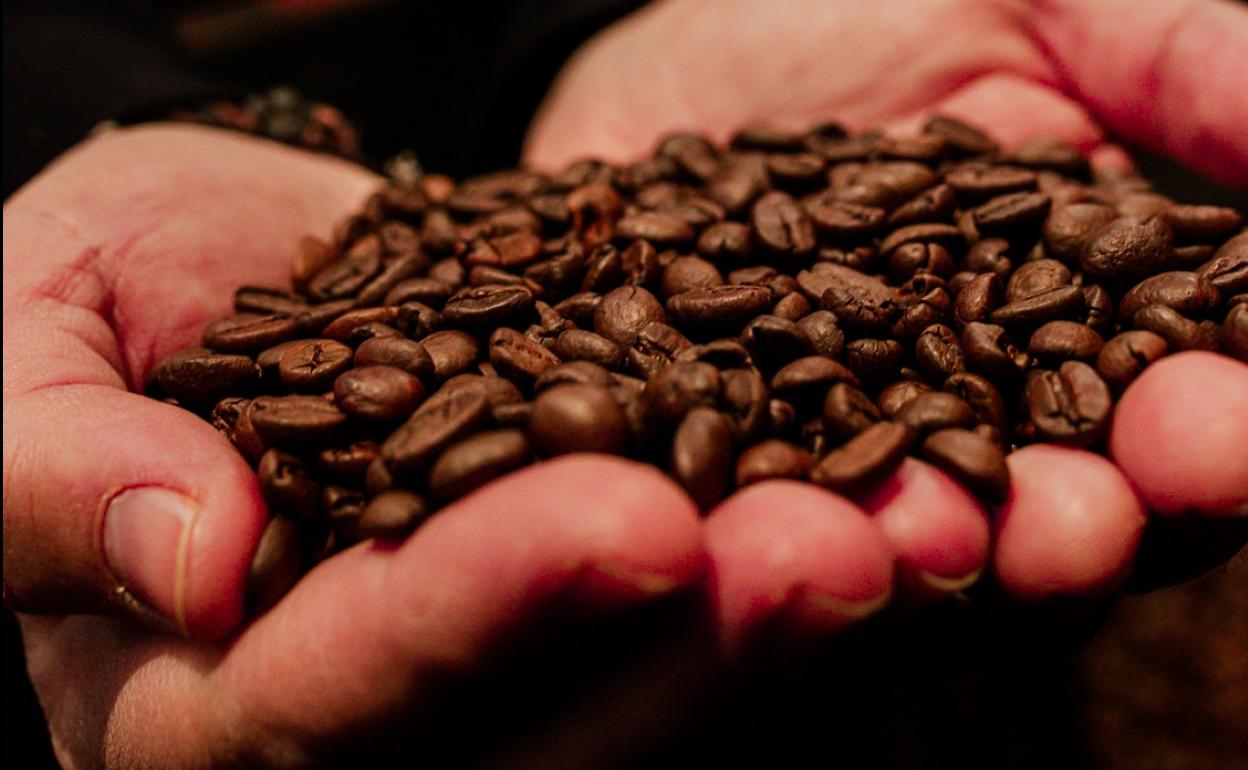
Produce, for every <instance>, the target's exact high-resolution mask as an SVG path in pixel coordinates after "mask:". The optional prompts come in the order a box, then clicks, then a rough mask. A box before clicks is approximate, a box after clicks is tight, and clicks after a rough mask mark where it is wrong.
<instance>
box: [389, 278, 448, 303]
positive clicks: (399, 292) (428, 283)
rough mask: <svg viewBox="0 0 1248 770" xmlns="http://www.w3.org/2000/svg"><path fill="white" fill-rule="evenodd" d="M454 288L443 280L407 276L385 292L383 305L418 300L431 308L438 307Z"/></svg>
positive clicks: (444, 301)
mask: <svg viewBox="0 0 1248 770" xmlns="http://www.w3.org/2000/svg"><path fill="white" fill-rule="evenodd" d="M453 293H455V288H454V287H453V286H451V284H449V283H447V282H445V281H439V280H438V279H436V278H430V277H427V276H426V277H419V278H408V279H406V280H404V281H400V282H399V283H397V284H395V285H394V286H393V287H391V289H390V291H388V292H387V293H386V296H385V299H384V301H383V302H382V304H383V305H402V304H403V303H405V302H419V303H421V304H423V305H428V306H429V307H432V308H440V307H442V306H443V305H444V304H446V301H447V300H448V299H450V297H451V295H452V294H453Z"/></svg>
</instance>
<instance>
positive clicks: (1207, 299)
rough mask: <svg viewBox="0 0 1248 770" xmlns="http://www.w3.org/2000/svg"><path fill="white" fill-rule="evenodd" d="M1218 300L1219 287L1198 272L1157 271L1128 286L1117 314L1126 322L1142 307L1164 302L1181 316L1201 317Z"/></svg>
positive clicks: (1213, 308)
mask: <svg viewBox="0 0 1248 770" xmlns="http://www.w3.org/2000/svg"><path fill="white" fill-rule="evenodd" d="M1221 302H1222V297H1221V296H1220V295H1219V294H1218V290H1217V289H1216V288H1215V287H1214V285H1213V284H1212V283H1211V282H1210V281H1209V279H1208V278H1206V277H1204V276H1202V275H1200V274H1198V273H1188V272H1169V273H1158V274H1157V275H1154V276H1151V277H1149V278H1145V279H1144V280H1143V281H1140V282H1139V283H1137V284H1136V285H1135V286H1133V287H1131V290H1130V291H1128V292H1127V293H1126V294H1125V295H1124V296H1123V298H1122V302H1121V304H1119V306H1118V317H1119V319H1121V320H1122V322H1123V323H1126V324H1129V323H1131V319H1133V318H1134V317H1135V314H1136V312H1138V311H1139V310H1141V309H1143V308H1144V307H1147V306H1148V305H1166V306H1168V307H1171V308H1174V309H1175V310H1177V311H1179V312H1180V313H1182V314H1183V315H1186V316H1189V317H1191V316H1195V317H1197V318H1200V317H1203V316H1205V315H1206V314H1209V313H1211V312H1213V311H1214V310H1216V309H1217V307H1218V305H1219V304H1221Z"/></svg>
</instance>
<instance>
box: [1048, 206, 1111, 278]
mask: <svg viewBox="0 0 1248 770" xmlns="http://www.w3.org/2000/svg"><path fill="white" fill-rule="evenodd" d="M1116 217H1117V213H1116V212H1115V211H1114V209H1113V207H1112V206H1106V205H1104V204H1101V203H1072V204H1069V205H1065V206H1054V207H1053V210H1052V212H1051V213H1050V214H1049V217H1048V219H1046V220H1045V222H1044V227H1043V230H1042V232H1043V236H1044V250H1045V253H1046V254H1048V255H1049V256H1050V257H1052V258H1053V259H1057V260H1060V261H1061V262H1063V263H1065V264H1067V265H1074V264H1077V263H1078V262H1079V258H1080V256H1081V255H1082V254H1083V250H1084V249H1085V248H1087V246H1088V243H1089V242H1091V240H1092V237H1093V235H1094V234H1095V233H1096V232H1097V231H1099V230H1100V229H1101V228H1103V227H1105V226H1106V225H1108V224H1109V223H1110V222H1112V221H1113V220H1114V219H1115V218H1116Z"/></svg>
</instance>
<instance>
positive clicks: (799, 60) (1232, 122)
mask: <svg viewBox="0 0 1248 770" xmlns="http://www.w3.org/2000/svg"><path fill="white" fill-rule="evenodd" d="M1246 47H1248V9H1244V8H1242V7H1239V6H1236V5H1233V4H1231V3H1225V2H1214V1H1213V0H1198V1H1197V2H1186V1H1184V2H1180V1H1179V0H1162V1H1160V2H1150V3H1132V2H1128V1H1127V0H1102V1H1101V2H1075V1H1074V0H1071V1H1069V2H1068V1H1066V0H1056V1H1052V2H1039V1H1036V2H1004V1H1001V2H994V1H992V0H949V1H948V2H940V3H933V2H928V0H898V1H896V2H887V3H850V2H824V1H823V0H795V1H794V2H788V3H782V4H777V3H756V2H749V0H741V1H740V2H731V0H727V1H721V0H716V1H715V2H704V1H700V0H666V1H665V2H660V3H656V4H654V5H652V6H650V7H648V8H646V9H644V10H642V11H640V12H638V13H636V14H634V15H633V16H631V17H629V18H627V19H625V20H623V21H621V22H619V23H617V24H616V25H614V26H613V27H611V28H609V29H607V30H606V31H605V32H603V33H601V34H600V35H599V36H598V37H596V38H594V39H593V40H591V41H590V42H589V43H587V44H586V45H585V46H584V47H583V48H582V49H581V50H580V51H579V52H578V53H577V54H576V55H575V56H574V57H573V58H572V60H571V61H570V62H569V64H568V65H567V66H566V67H565V69H564V71H563V73H562V74H561V75H560V77H559V78H558V80H557V82H556V84H555V86H554V87H553V89H552V90H551V92H550V94H549V95H548V97H547V99H546V102H545V104H544V105H543V107H542V109H541V111H540V112H539V114H538V116H537V118H536V119H535V121H534V123H533V125H532V127H531V129H530V133H529V137H528V142H527V148H526V158H527V160H528V162H529V163H530V164H532V165H534V166H536V167H539V168H550V169H553V168H558V167H560V166H562V165H563V164H565V163H567V162H569V161H572V160H575V159H577V158H580V157H585V156H590V155H593V156H599V157H603V158H606V159H609V160H613V161H617V162H623V161H629V160H633V159H635V158H637V157H639V156H642V155H644V154H645V153H646V152H648V151H649V150H650V149H651V147H652V146H653V144H654V142H655V141H656V140H657V139H658V138H659V137H660V136H661V135H663V134H664V133H667V132H669V131H673V130H693V131H700V132H705V133H707V134H709V135H710V136H711V137H713V138H715V139H718V140H721V141H722V140H726V139H727V138H728V137H729V136H730V135H731V133H732V132H733V131H734V130H736V129H737V128H739V127H742V126H745V125H748V124H755V123H772V124H780V125H787V126H789V127H792V128H801V127H804V126H808V125H811V124H813V123H816V122H819V121H823V120H836V121H840V122H843V123H845V124H847V125H848V126H850V127H851V128H854V129H859V130H861V129H866V128H871V127H877V126H882V127H885V128H886V129H889V130H893V131H905V130H913V129H915V128H917V127H918V126H919V125H921V123H922V121H924V120H925V119H926V118H927V117H929V116H930V115H932V114H934V113H942V114H946V115H950V116H952V117H956V118H962V119H964V120H967V121H968V122H971V123H973V124H977V125H982V126H987V127H989V128H990V130H991V131H992V132H994V134H996V135H997V136H998V137H999V138H1000V139H1001V140H1002V141H1003V143H1004V145H1005V146H1006V148H1007V149H1010V148H1013V147H1017V146H1018V145H1020V144H1021V143H1023V142H1025V141H1026V140H1029V139H1032V138H1036V137H1044V136H1056V137H1059V138H1062V139H1065V140H1067V141H1069V142H1072V143H1074V144H1076V145H1078V146H1079V147H1080V148H1081V149H1083V150H1085V151H1088V152H1091V153H1092V158H1093V162H1094V164H1098V165H1100V166H1112V165H1118V166H1121V165H1122V164H1123V163H1124V162H1126V161H1125V157H1124V156H1123V155H1122V153H1121V151H1118V150H1116V149H1115V148H1113V147H1112V146H1109V145H1106V144H1105V137H1106V133H1107V132H1112V133H1115V134H1117V135H1120V136H1123V137H1126V138H1127V139H1130V140H1132V141H1133V142H1136V143H1139V144H1142V145H1145V146H1148V147H1151V148H1154V149H1156V150H1160V151H1163V152H1166V153H1168V154H1171V155H1173V156H1176V157H1178V158H1179V159H1181V160H1183V161H1185V162H1187V163H1189V164H1191V165H1192V166H1194V167H1196V168H1199V169H1201V170H1203V171H1205V172H1207V173H1209V174H1211V175H1214V176H1218V177H1220V178H1222V179H1224V180H1227V181H1231V182H1234V183H1238V184H1241V185H1242V184H1243V183H1244V180H1245V179H1248V139H1245V134H1244V132H1243V130H1242V127H1243V126H1244V125H1245V122H1246V121H1248V100H1246V99H1245V98H1244V96H1243V93H1242V87H1241V84H1242V83H1243V82H1245V81H1248V60H1246V59H1245V58H1244V57H1243V56H1242V55H1240V54H1239V53H1237V52H1242V51H1243V50H1245V48H1246ZM1109 448H1110V456H1111V458H1112V462H1111V461H1110V460H1106V459H1105V458H1103V457H1100V456H1097V455H1093V454H1091V453H1089V452H1086V451H1080V450H1074V449H1065V448H1060V447H1056V446H1033V447H1029V448H1026V449H1024V450H1022V451H1019V452H1016V453H1014V454H1012V455H1011V456H1010V458H1009V466H1010V471H1011V474H1012V476H1013V480H1014V488H1013V494H1012V497H1011V499H1010V500H1009V502H1008V503H1007V504H1006V505H1005V506H1004V507H1003V508H1002V510H1001V511H1000V512H999V513H998V515H997V516H996V517H995V518H994V528H995V531H994V532H993V533H992V534H991V538H992V541H993V549H992V553H991V557H990V555H989V532H988V526H987V524H986V518H985V517H984V513H983V511H982V510H981V509H980V508H979V506H978V505H977V504H976V502H975V501H974V500H973V499H972V498H971V497H970V496H969V495H967V494H966V493H965V492H963V491H962V490H961V489H959V488H958V487H957V486H956V485H955V484H954V483H953V482H952V481H951V480H950V479H949V478H948V477H947V476H945V475H944V474H942V473H941V472H939V471H937V470H936V469H934V468H933V467H931V466H929V465H927V464H925V463H923V462H920V461H918V460H907V461H906V464H905V465H904V466H903V468H902V469H901V471H900V472H899V473H898V474H897V476H896V477H895V478H894V479H892V480H891V481H890V482H888V483H887V484H886V486H885V488H884V489H883V490H881V491H880V492H879V493H877V494H875V495H873V496H872V497H871V498H870V499H867V500H863V501H858V503H859V505H854V504H852V503H851V502H849V501H846V500H844V499H842V498H839V497H837V496H835V495H831V494H828V493H826V492H823V491H821V490H819V489H817V488H814V487H812V486H809V485H802V484H796V483H769V484H760V485H758V486H756V487H751V488H749V489H747V490H745V491H743V492H741V493H740V494H738V495H736V496H735V497H733V498H731V499H730V500H728V501H726V502H725V503H723V504H722V505H721V506H720V507H719V509H718V510H717V511H715V512H714V513H713V514H712V516H711V517H710V519H709V521H708V523H707V547H708V549H709V551H710V553H711V558H712V563H713V567H712V568H713V570H714V574H715V576H716V582H715V585H716V591H717V599H718V603H719V607H720V612H721V623H722V625H723V628H724V631H725V634H726V635H727V636H728V637H730V638H731V637H734V636H737V635H739V634H740V633H742V632H743V631H744V630H745V629H746V628H748V627H750V626H752V625H755V624H756V623H758V622H759V621H760V620H761V619H762V618H764V617H767V616H768V615H772V614H774V613H776V612H778V611H780V610H781V608H788V609H785V610H784V612H789V611H790V610H791V611H792V612H791V614H795V615H797V616H798V617H799V618H800V619H802V622H804V623H810V622H813V623H816V624H819V625H822V626H825V627H835V626H837V625H840V624H842V623H845V622H847V621H849V620H852V619H853V618H855V617H857V616H860V615H862V614H865V613H868V612H870V611H871V610H872V609H874V608H875V607H878V606H880V605H881V604H882V603H883V602H884V601H885V600H886V598H887V595H888V587H889V586H890V585H891V579H890V570H889V567H888V562H889V556H890V554H895V556H896V560H897V568H898V573H899V576H900V578H901V585H902V586H903V587H905V588H906V589H907V590H908V591H910V592H912V593H913V592H915V591H917V592H919V593H922V594H928V595H931V594H936V595H940V594H943V593H947V592H950V591H953V590H956V589H958V588H961V587H965V586H966V585H968V584H969V583H971V582H973V581H974V580H975V579H976V578H977V577H978V576H979V574H980V572H981V569H982V568H983V567H984V566H985V565H986V562H988V561H989V559H990V558H991V568H992V570H993V571H994V572H995V575H996V578H997V579H998V581H999V582H1000V583H1001V584H1002V586H1003V587H1004V588H1005V590H1006V591H1008V592H1009V593H1011V594H1013V595H1015V596H1018V597H1023V598H1027V599H1039V598H1043V597H1046V596H1053V595H1065V596H1086V595H1090V594H1102V593H1105V592H1108V591H1111V590H1113V589H1115V588H1116V587H1118V586H1120V585H1121V584H1122V582H1123V580H1124V579H1125V578H1126V577H1127V574H1128V572H1129V570H1131V568H1132V561H1133V558H1134V556H1135V554H1136V550H1137V546H1138V544H1139V542H1140V538H1141V533H1142V532H1143V530H1144V527H1145V523H1146V516H1145V511H1146V509H1147V510H1149V511H1151V512H1152V513H1153V515H1154V517H1170V518H1168V519H1166V520H1167V521H1175V520H1178V521H1182V522H1184V523H1185V526H1184V527H1183V528H1182V529H1184V530H1190V529H1191V528H1192V526H1195V527H1196V528H1197V529H1201V528H1209V527H1211V526H1214V525H1213V524H1211V522H1214V521H1215V520H1218V517H1227V516H1234V515H1236V514H1238V515H1240V516H1243V515H1244V514H1245V513H1246V512H1248V511H1246V509H1245V506H1248V367H1245V366H1244V365H1243V364H1241V363H1237V362H1235V361H1232V360H1230V359H1227V358H1223V357H1221V356H1216V355H1212V354H1207V353H1185V354H1181V355H1176V356H1173V357H1172V358H1170V359H1167V360H1165V361H1163V362H1161V363H1159V364H1158V365H1156V366H1154V367H1152V368H1150V369H1149V370H1147V371H1146V372H1145V373H1144V375H1143V376H1142V377H1141V378H1140V379H1139V381H1138V382H1136V383H1135V384H1134V385H1133V387H1131V388H1130V389H1129V390H1128V391H1127V393H1126V394H1125V396H1124V397H1123V399H1122V400H1121V402H1120V404H1119V406H1118V410H1117V415H1116V418H1115V420H1114V422H1113V427H1112V436H1111V439H1110V442H1109ZM1189 513H1190V515H1188V516H1181V515H1182V514H1189ZM868 514H869V515H870V517H868ZM1158 520H1159V519H1158V518H1154V522H1157V521H1158ZM1188 524H1190V525H1192V526H1186V525H1188ZM1155 526H1156V525H1154V528H1155ZM1215 528H1216V529H1217V530H1218V534H1220V535H1225V534H1226V533H1225V532H1224V530H1225V527H1215ZM1234 529H1235V531H1233V532H1231V533H1230V535H1231V536H1234V537H1236V538H1238V539H1237V540H1232V541H1230V543H1229V545H1230V548H1232V549H1234V548H1238V546H1239V545H1240V544H1242V543H1243V540H1244V537H1245V533H1244V532H1243V531H1242V530H1243V529H1244V528H1243V527H1236V528H1234ZM1199 541H1200V538H1196V540H1195V541H1194V542H1195V544H1194V545H1193V547H1192V548H1190V549H1188V550H1190V551H1191V553H1186V552H1185V553H1183V554H1179V553H1177V552H1176V550H1177V549H1176V547H1175V546H1177V543H1176V542H1174V541H1173V540H1171V541H1170V542H1167V543H1163V544H1162V545H1163V547H1162V548H1160V549H1150V556H1152V555H1154V553H1155V551H1156V555H1158V556H1159V558H1160V559H1161V560H1163V561H1164V560H1166V559H1178V558H1180V557H1182V558H1197V557H1199V556H1201V555H1202V554H1201V553H1199V552H1200V551H1201V550H1202V549H1201V548H1197V547H1195V546H1197V545H1201V543H1200V542H1199ZM1166 546H1168V548H1167V547H1166ZM1206 550H1207V549H1206ZM1215 551H1216V549H1215ZM1233 552H1234V551H1233V550H1230V551H1229V552H1228V551H1227V549H1226V548H1223V549H1222V551H1221V552H1219V553H1216V556H1220V558H1225V557H1226V556H1228V555H1229V554H1230V553H1233ZM1156 566H1157V565H1156V563H1155V562H1154V563H1152V564H1148V565H1140V567H1141V568H1142V569H1143V568H1149V569H1152V568H1155V567H1156ZM1187 566H1189V567H1190V566H1191V565H1187ZM1205 566H1212V564H1206V565H1205Z"/></svg>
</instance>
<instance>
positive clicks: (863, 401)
mask: <svg viewBox="0 0 1248 770" xmlns="http://www.w3.org/2000/svg"><path fill="white" fill-rule="evenodd" d="M879 420H880V412H879V410H878V409H876V407H875V404H873V403H872V402H871V399H870V398H868V397H867V395H866V394H865V393H863V392H862V391H861V390H859V389H857V388H855V387H853V386H852V385H848V384H846V383H843V382H841V383H837V384H836V385H833V386H832V387H831V388H830V389H829V390H828V395H827V396H826V397H825V398H824V400H823V428H824V430H825V431H826V432H827V434H828V437H829V438H831V439H833V440H835V441H838V442H842V441H846V440H848V439H850V438H852V437H854V436H856V435H858V434H859V433H861V432H862V431H864V430H866V429H867V428H869V427H871V425H873V424H875V423H876V422H879Z"/></svg>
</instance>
